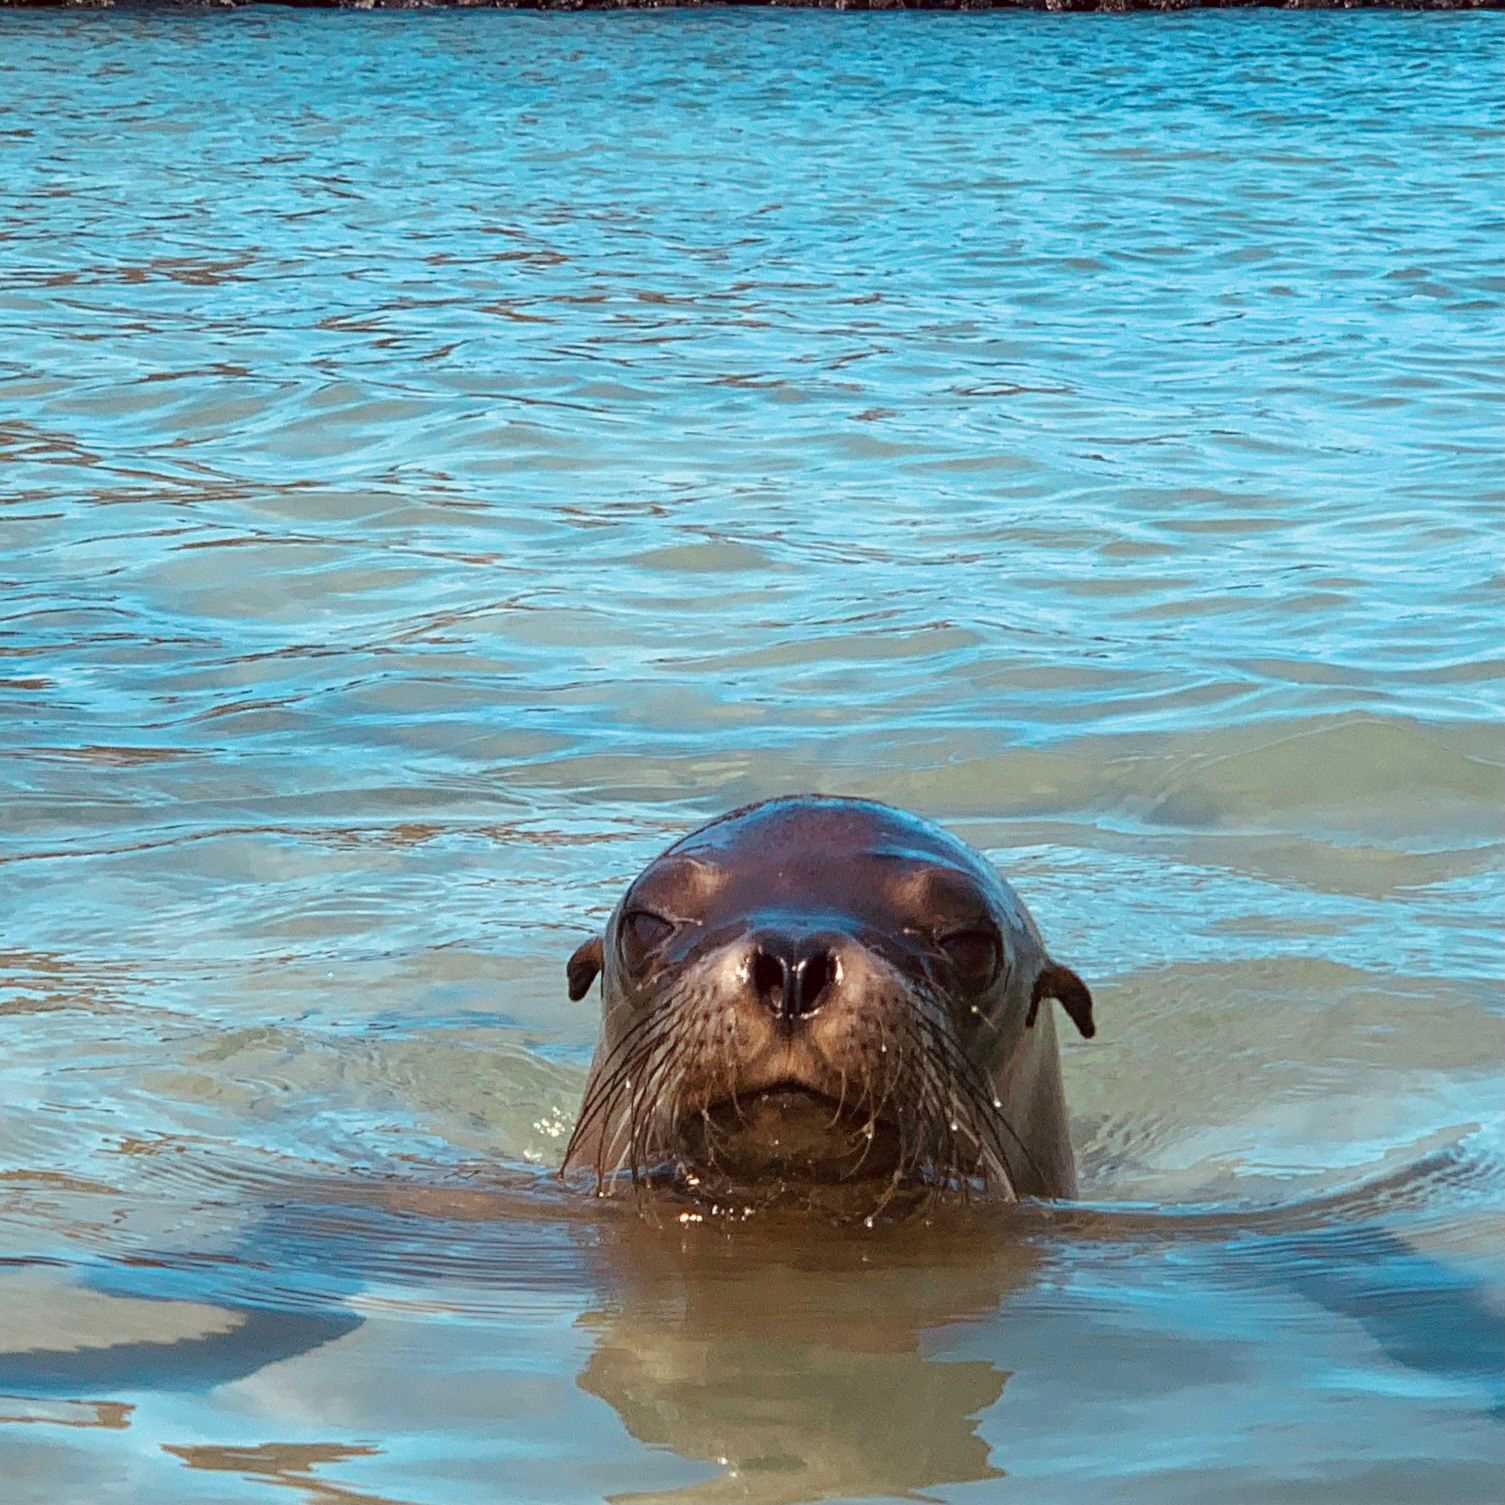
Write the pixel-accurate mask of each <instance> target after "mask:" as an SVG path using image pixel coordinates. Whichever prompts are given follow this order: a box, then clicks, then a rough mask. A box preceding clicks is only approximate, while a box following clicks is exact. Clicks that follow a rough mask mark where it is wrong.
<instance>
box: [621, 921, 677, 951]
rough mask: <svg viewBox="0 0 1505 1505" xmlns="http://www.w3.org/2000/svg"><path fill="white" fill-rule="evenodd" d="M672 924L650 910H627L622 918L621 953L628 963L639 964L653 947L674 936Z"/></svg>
mask: <svg viewBox="0 0 1505 1505" xmlns="http://www.w3.org/2000/svg"><path fill="white" fill-rule="evenodd" d="M674 929H675V927H674V924H673V922H672V921H670V920H666V919H665V918H664V917H663V916H662V915H659V914H654V912H653V911H652V910H651V909H629V910H628V911H627V913H626V914H625V915H623V916H622V951H623V953H624V954H625V955H626V957H627V960H628V961H629V962H634V963H635V962H640V961H642V960H643V959H644V958H645V957H646V956H647V954H648V953H649V952H650V951H652V950H653V948H654V947H655V946H662V945H663V943H664V942H665V941H667V940H668V939H669V937H670V936H671V935H673V934H674Z"/></svg>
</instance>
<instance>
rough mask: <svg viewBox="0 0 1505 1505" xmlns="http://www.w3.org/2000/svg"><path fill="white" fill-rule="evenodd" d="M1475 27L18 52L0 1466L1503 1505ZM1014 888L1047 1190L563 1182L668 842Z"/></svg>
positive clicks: (1081, 21) (421, 1494)
mask: <svg viewBox="0 0 1505 1505" xmlns="http://www.w3.org/2000/svg"><path fill="white" fill-rule="evenodd" d="M1502 51H1505V48H1502V28H1501V22H1500V18H1499V17H1498V16H1493V15H1486V16H1478V15H1473V16H1443V15H1438V16H1428V17H1416V16H1408V15H1399V14H1395V15H1341V14H1340V15H1324V14H1299V15H1290V14H1282V13H1270V14H1260V15H1252V14H1251V15H1202V16H1185V17H1177V18H1144V19H1137V18H1136V19H1113V18H1097V17H1038V16H1024V17H1020V16H1001V15H1000V16H983V17H967V16H907V15H894V16H874V17H867V18H860V19H859V18H856V17H849V16H837V15H823V14H812V13H799V14H778V13H754V14H743V13H716V12H703V13H695V14H664V13H657V14H626V15H590V16H567V15H554V16H547V17H538V16H527V15H500V14H434V15H424V14H405V15H401V16H384V15H350V14H342V15H338V16H332V15H326V14H307V13H295V12H291V11H288V12H282V11H270V10H268V11H261V10H252V11H244V12H237V13H234V14H228V15H183V16H173V15H155V14H135V15H131V14H118V15H117V14H105V15H90V14H74V15H46V16H41V15H38V16H31V15H17V14H14V13H9V12H7V13H0V164H3V172H0V465H3V470H0V592H3V594H0V792H3V796H4V813H3V815H0V834H3V846H0V916H3V920H0V1350H3V1351H0V1468H3V1478H4V1481H5V1482H4V1484H3V1485H0V1498H3V1499H4V1500H5V1501H6V1502H7V1505H11V1502H16V1505H20V1502H30V1501H38V1502H48V1505H56V1502H59V1501H62V1500H84V1499H88V1500H99V1501H104V1500H134V1501H150V1502H152V1505H167V1502H178V1501H214V1502H219V1501H263V1500H264V1501H272V1500H284V1499H287V1498H289V1497H290V1491H291V1492H292V1494H294V1495H296V1496H298V1497H301V1498H304V1499H308V1500H334V1499H339V1500H343V1501H368V1502H375V1501H381V1502H398V1501H401V1502H416V1505H438V1502H450V1501H475V1502H482V1505H495V1502H497V1501H509V1502H510V1501H545V1502H561V1501H570V1502H573V1501H587V1500H598V1499H603V1498H609V1499H612V1500H631V1501H649V1500H662V1499H668V1498H673V1499H676V1500H682V1501H686V1502H689V1501H702V1502H715V1501H723V1500H733V1499H735V1500H750V1501H760V1502H783V1501H791V1502H792V1501H799V1500H811V1499H817V1498H821V1499H824V1498H859V1499H867V1500H879V1499H883V1500H888V1499H894V1498H913V1497H915V1496H917V1495H918V1494H923V1495H924V1496H925V1497H926V1498H929V1499H936V1500H945V1501H951V1502H985V1501H986V1502H992V1501H998V1502H1005V1505H1006V1502H1009V1501H1017V1502H1021V1505H1041V1502H1057V1501H1060V1502H1066V1501H1076V1500H1082V1501H1094V1502H1095V1501H1102V1500H1122V1501H1146V1502H1155V1505H1162V1502H1171V1501H1179V1500H1186V1501H1198V1502H1207V1501H1214V1502H1215V1501H1224V1500H1226V1501H1234V1500H1238V1501H1260V1502H1263V1501H1291V1502H1305V1501H1310V1500H1311V1499H1313V1498H1316V1497H1318V1496H1319V1495H1320V1497H1321V1498H1322V1499H1323V1500H1324V1501H1326V1502H1328V1505H1333V1502H1344V1501H1362V1502H1365V1505H1373V1502H1378V1501H1385V1500H1392V1499H1393V1500H1411V1499H1416V1498H1422V1497H1425V1498H1427V1499H1429V1500H1433V1501H1443V1500H1447V1501H1464V1500H1483V1499H1493V1498H1494V1497H1495V1496H1496V1493H1497V1489H1498V1477H1499V1468H1500V1465H1501V1463H1502V1462H1505V1419H1502V1418H1505V1410H1502V1388H1501V1380H1500V1375H1501V1368H1502V1363H1505V1339H1502V1315H1501V1314H1502V1307H1505V1281H1502V1279H1501V1273H1500V1269H1499V1261H1498V1247H1499V1236H1500V1232H1501V1219H1500V1209H1501V1191H1502V1158H1501V1141H1500V1129H1501V1093H1500V1085H1501V1084H1500V1069H1499V1059H1500V1045H1501V1030H1500V1025H1499V1019H1500V987H1499V981H1500V974H1501V954H1500V925H1499V922H1500V919H1501V885H1500V876H1499V874H1500V857H1501V849H1502V833H1501V819H1500V808H1501V805H1500V801H1501V794H1502V783H1505V781H1502V775H1501V761H1502V760H1501V744H1500V738H1499V733H1498V715H1499V711H1500V668H1501V634H1500V614H1499V595H1498V588H1499V584H1500V569H1499V565H1500V551H1499V538H1498V531H1497V530H1498V518H1499V500H1500V497H1499V491H1500V488H1499V475H1500V465H1499V461H1500V450H1501V443H1500V440H1501V434H1500V412H1499V401H1498V398H1499V390H1500V376H1501V352H1502V339H1501V336H1502V333H1505V328H1502V324H1505V321H1502V316H1501V308H1502V305H1501V299H1500V292H1501V281H1502V279H1501V276H1500V270H1501V269H1500V256H1499V250H1500V244H1501V240H1500V235H1501V228H1502V225H1501V213H1500V197H1499V186H1500V185H1499V160H1500V158H1499V144H1500V126H1501V118H1500V117H1501V102H1500V98H1499V90H1498V81H1499V77H1500V64H1501V60H1502ZM811 787H820V788H825V789H830V790H836V791H841V792H849V793H856V794H862V795H868V796H874V797H878V798H881V799H886V800H891V801H894V802H896V803H900V804H904V805H907V806H911V807H914V808H916V809H919V810H921V811H923V812H924V813H926V814H928V815H931V816H933V817H935V818H937V819H939V820H942V821H943V822H945V823H946V824H948V825H949V826H951V827H952V828H953V829H954V830H956V831H958V832H959V833H961V834H962V835H963V836H965V837H966V838H967V839H969V840H970V841H972V842H973V843H975V844H976V845H978V846H979V847H981V848H983V849H984V850H986V851H987V852H988V853H989V854H991V855H992V856H993V857H995V858H996V860H997V861H998V862H999V863H1000V865H1001V866H1002V867H1003V868H1004V869H1005V871H1006V872H1007V873H1008V874H1009V876H1010V877H1011V878H1012V879H1013V881H1014V883H1015V885H1016V886H1017V887H1018V888H1019V890H1020V891H1021V892H1022V893H1023V895H1024V896H1025V898H1026V899H1027V901H1028V902H1029V904H1030V905H1031V907H1032V908H1033V910H1034V912H1035V914H1036V916H1037V918H1038V919H1039V920H1040V922H1041V924H1042V927H1043V928H1044V930H1045V932H1046V934H1047V936H1048V937H1049V938H1050V940H1051V942H1052V945H1053V948H1054V949H1055V950H1056V952H1057V953H1058V954H1059V955H1060V956H1061V957H1062V958H1063V959H1065V960H1067V961H1069V962H1070V963H1071V964H1072V965H1074V966H1075V967H1077V968H1078V969H1079V970H1080V971H1081V972H1082V973H1083V974H1084V975H1085V976H1087V977H1088V978H1089V979H1090V980H1091V981H1092V983H1093V985H1094V987H1095V990H1096V992H1097V997H1098V1018H1099V1026H1100V1034H1099V1037H1098V1039H1097V1040H1095V1041H1093V1042H1091V1043H1090V1044H1088V1043H1082V1042H1076V1041H1073V1043H1071V1044H1069V1045H1067V1046H1066V1048H1065V1070H1066V1076H1067V1085H1068V1094H1069V1096H1070V1099H1071V1102H1072V1105H1073V1109H1074V1115H1075V1117H1074V1135H1075V1138H1076V1142H1077V1145H1078V1151H1079V1159H1080V1167H1081V1173H1082V1179H1083V1195H1084V1203H1083V1205H1081V1206H1079V1207H1074V1208H1056V1209H1045V1208H1038V1207H1036V1208H1022V1209H1019V1210H1018V1211H1016V1212H1015V1213H1013V1214H1010V1215H1007V1216H1005V1217H1001V1218H1000V1217H991V1218H990V1217H987V1216H983V1215H979V1214H972V1215H963V1214H960V1213H958V1214H956V1215H954V1216H950V1217H946V1218H943V1219H941V1220H940V1221H938V1222H937V1223H936V1224H934V1225H933V1226H929V1227H918V1226H917V1227H908V1228H901V1229H887V1230H875V1231H873V1232H870V1233H869V1232H863V1231H857V1230H845V1231H842V1232H833V1231H830V1230H826V1229H824V1228H821V1229H818V1230H813V1229H812V1228H810V1227H809V1226H808V1225H802V1224H798V1223H796V1224H792V1225H785V1224H780V1223H779V1222H777V1221H776V1220H765V1221H759V1220H754V1221H753V1222H751V1223H747V1222H736V1223H726V1222H724V1221H722V1222H717V1221H714V1220H713V1221H712V1222H711V1223H708V1224H705V1225H699V1226H690V1227H682V1226H680V1225H678V1224H675V1223H673V1222H672V1221H669V1222H667V1223H662V1222H661V1223H654V1222H651V1221H644V1220H640V1219H639V1218H638V1217H636V1216H635V1215H634V1213H633V1210H632V1208H631V1207H630V1206H624V1205H621V1204H616V1203H614V1204H609V1205H602V1204H598V1203H596V1202H594V1201H592V1200H591V1199H589V1198H582V1197H576V1196H572V1195H569V1194H567V1193H566V1192H564V1191H562V1190H560V1189H559V1188H558V1186H557V1185H556V1183H555V1182H554V1181H553V1180H552V1179H551V1178H550V1177H549V1176H548V1174H547V1172H548V1171H549V1169H550V1168H552V1167H553V1166H555V1165H557V1163H558V1159H559V1156H560V1154H561V1151H562V1147H563V1137H564V1135H565V1134H566V1133H567V1130H568V1126H569V1124H570V1121H571V1119H572V1115H573V1113H574V1109H575V1105H576V1102H577V1100H578V1094H579V1090H580V1087H581V1084H582V1081H583V1077H584V1070H585V1066H586V1063H587V1062H588V1059H589V1053H590V1048H591V1044H592V1041H593V1038H594V1029H595V1018H594V1012H593V1005H579V1006H572V1005H570V1004H568V1003H567V1002H566V1001H565V996H564V977H563V963H564V959H565V957H566V956H567V955H568V954H569V951H570V950H571V949H572V947H573V946H574V945H575V944H576V943H577V942H578V940H579V939H580V938H582V937H583V936H584V935H585V934H587V933H588V931H589V929H590V928H591V927H592V926H595V925H597V924H599V922H600V920H601V918H602V916H603V915H604V914H605V912H606V911H607V910H608V909H609V907H610V905H611V903H612V902H613V900H614V897H615V895H616V893H617V892H618V891H619V889H620V887H621V885H622V884H623V882H624V881H625V879H626V878H627V877H628V876H629V875H630V874H632V873H633V872H634V871H635V870H636V869H637V867H638V866H640V865H641V863H642V862H643V861H644V860H645V859H646V858H647V857H648V856H650V855H651V854H652V853H653V852H655V851H656V850H657V849H658V848H659V847H661V846H662V845H664V844H665V843H666V842H667V841H668V840H670V839H671V838H672V837H673V836H675V835H677V834H678V833H680V832H682V831H683V830H685V829H686V828H688V827H689V826H691V825H693V824H695V823H697V822H698V821H700V820H701V819H703V818H705V817H707V816H709V815H710V814H713V813H715V812H717V811H719V810H721V809H723V808H726V807H729V806H731V805H733V804H736V803H740V802H743V801H746V800H749V799H754V798H757V797H760V796H763V795H768V794H774V793H779V792H784V791H790V790H798V789H805V788H811Z"/></svg>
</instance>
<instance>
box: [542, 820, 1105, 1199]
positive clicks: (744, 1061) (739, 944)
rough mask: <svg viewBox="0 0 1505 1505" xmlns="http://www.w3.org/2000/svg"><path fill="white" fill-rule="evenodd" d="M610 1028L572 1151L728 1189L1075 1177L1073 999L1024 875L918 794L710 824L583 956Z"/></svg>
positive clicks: (1065, 1188)
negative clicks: (908, 799) (1005, 870)
mask: <svg viewBox="0 0 1505 1505" xmlns="http://www.w3.org/2000/svg"><path fill="white" fill-rule="evenodd" d="M598 973H599V974H600V976H601V978H602V989H601V992H602V1026H601V1037H600V1041H599V1043H598V1045H597V1048H596V1054H595V1058H594V1060H593V1062H592V1065H591V1071H590V1076H589V1078H588V1080H587V1082H586V1087H585V1094H584V1098H583V1101H582V1103H581V1108H580V1114H579V1118H578V1120H577V1122H576V1125H575V1129H574V1133H573V1135H572V1136H571V1138H570V1142H569V1146H568V1148H567V1150H566V1152H565V1159H564V1165H563V1167H562V1172H563V1174H565V1175H566V1176H568V1174H569V1173H570V1172H572V1171H575V1170H591V1171H593V1172H594V1173H595V1186H596V1189H597V1191H598V1192H603V1193H604V1192H607V1191H610V1190H611V1189H612V1188H613V1186H614V1185H615V1184H616V1183H617V1182H619V1181H621V1180H624V1179H630V1180H631V1181H632V1182H633V1183H635V1184H637V1185H643V1184H654V1185H671V1186H674V1187H676V1188H678V1189H679V1190H681V1191H682V1192H684V1193H686V1194H688V1195H690V1196H693V1197H698V1198H702V1199H709V1200H711V1201H715V1202H718V1203H723V1202H735V1203H737V1204H738V1205H751V1204H753V1203H757V1204H759V1205H761V1204H764V1203H770V1202H789V1201H804V1202H808V1203H810V1204H811V1205H815V1206H821V1207H827V1208H833V1209H837V1210H842V1209H845V1210H855V1211H867V1212H869V1213H870V1212H871V1211H873V1210H876V1209H881V1208H883V1207H886V1206H888V1205H890V1204H891V1203H893V1202H894V1201H895V1199H896V1198H897V1199H900V1200H901V1201H912V1200H913V1199H914V1198H916V1197H922V1198H925V1199H930V1198H933V1197H936V1196H958V1197H969V1198H970V1197H973V1196H983V1197H990V1198H994V1199H996V1200H1000V1201H1012V1200H1014V1199H1016V1198H1018V1197H1022V1196H1033V1197H1070V1196H1074V1195H1075V1193H1076V1169H1075V1164H1074V1161H1073V1157H1072V1152H1071V1142H1070V1139H1069V1137H1068V1134H1067V1122H1066V1104H1065V1097H1064V1094H1063V1091H1062V1086H1061V1068H1060V1057H1059V1051H1058V1049H1057V1045H1056V1035H1055V1023H1054V1017H1053V1014H1052V1011H1051V1010H1050V1009H1048V1008H1045V1009H1042V1008H1041V1004H1042V1003H1043V1002H1045V1001H1046V1000H1048V999H1055V1000H1056V1001H1058V1002H1059V1003H1061V1004H1062V1006H1063V1007H1064V1008H1065V1010H1066V1012H1067V1014H1068V1015H1069V1016H1070V1018H1071V1020H1072V1022H1073V1023H1074V1024H1075V1025H1076V1026H1077V1028H1078V1029H1079V1030H1080V1032H1081V1033H1082V1034H1083V1035H1084V1036H1087V1037H1090V1036H1092V1035H1093V1034H1094V1033H1095V1027H1094V1024H1093V1019H1092V996H1091V994H1090V993H1089V991H1088V989H1087V987H1086V985H1085V984H1084V983H1083V982H1082V980H1081V979H1080V978H1079V977H1078V976H1077V975H1076V973H1075V972H1073V971H1072V970H1071V969H1070V968H1069V967H1065V966H1062V965H1061V964H1060V963H1058V962H1056V961H1053V960H1052V959H1051V958H1050V957H1049V956H1048V955H1047V953H1046V951H1045V947H1044V943H1043V942H1042V941H1041V939H1040V933H1039V931H1038V929H1037V928H1036V927H1035V923H1034V921H1033V920H1032V919H1031V918H1030V915H1029V913H1028V911H1027V910H1026V909H1025V907H1024V905H1023V904H1022V903H1021V902H1020V900H1019V898H1018V896H1017V895H1016V894H1015V893H1014V891H1013V890H1012V889H1011V888H1010V887H1009V885H1008V884H1007V883H1005V882H1004V881H1003V880H1002V879H1001V878H1000V877H999V876H998V875H997V873H995V872H994V871H993V869H992V868H991V867H990V866H989V864H988V863H987V862H986V861H985V860H984V859H983V858H982V857H981V856H980V855H979V854H978V853H976V852H974V851H973V850H972V849H971V848H970V847H968V846H967V845H966V844H965V843H963V842H962V841H960V840H958V839H957V838H956V837H954V836H952V835H950V834H949V833H947V832H946V831H943V830H942V829H941V828H940V827H938V826H935V825H933V824H931V823H930V822H929V821H925V820H922V819H920V818H919V817H918V816H915V815H911V814H908V813H906V812H904V811H902V810H897V809H894V808H892V807H890V806H887V805H881V804H877V803H875V802H873V801H869V800H856V799H845V798H839V797H834V796H828V795H799V796H794V797H788V798H780V799H772V800H767V801H764V802H763V803H761V804H757V805H749V806H746V807H744V808H743V809H740V810H734V811H732V812H731V813H730V814H728V815H724V816H722V817H720V818H719V819H717V820H713V821H711V822H710V823H709V824H707V825H704V826H701V827H700V828H699V829H698V830H696V831H693V832H691V833H690V834H689V835H688V836H685V837H683V838H682V839H681V840H679V841H677V842H675V843H674V845H673V846H671V847H669V848H668V849H667V850H666V851H665V852H663V853H661V854H660V855H659V856H658V857H656V858H655V859H654V860H653V861H652V862H651V863H649V864H648V866H647V867H646V868H645V869H644V870H643V872H642V873H641V874H639V876H638V877H637V878H636V879H635V880H634V881H633V882H632V884H631V885H630V886H629V888H628V890H627V892H626V893H625V894H624V895H623V897H622V899H621V901H620V902H619V903H618V905H617V906H616V908H615V910H614V911H613V912H612V915H611V918H610V920H609V921H608V922H607V925H606V929H605V932H604V934H602V935H601V936H598V937H593V938H592V939H591V940H588V941H586V942H585V944H584V945H582V946H581V947H579V948H578V949H577V950H576V952H575V954H574V955H573V956H572V957H571V958H570V960H569V964H568V968H567V976H568V982H569V992H570V997H571V998H572V999H577V1000H578V999H580V998H582V997H584V996H585V993H586V992H587V991H588V989H589V988H590V986H591V984H592V982H594V981H595V978H596V976H597V974H598Z"/></svg>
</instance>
